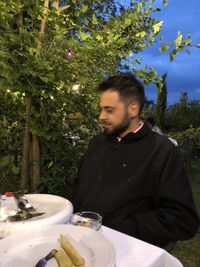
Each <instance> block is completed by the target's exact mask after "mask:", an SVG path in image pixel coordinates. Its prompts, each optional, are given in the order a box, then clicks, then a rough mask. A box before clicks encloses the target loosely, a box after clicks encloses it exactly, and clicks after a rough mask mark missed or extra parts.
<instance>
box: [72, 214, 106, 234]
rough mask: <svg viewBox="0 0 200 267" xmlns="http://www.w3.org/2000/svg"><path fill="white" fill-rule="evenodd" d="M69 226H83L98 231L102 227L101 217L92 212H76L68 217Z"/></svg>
mask: <svg viewBox="0 0 200 267" xmlns="http://www.w3.org/2000/svg"><path fill="white" fill-rule="evenodd" d="M69 224H72V225H79V226H85V227H89V228H92V229H94V230H96V231H99V230H100V229H101V226H102V216H101V215H100V214H99V213H97V212H93V211H82V212H77V213H74V214H72V215H71V216H70V218H69Z"/></svg>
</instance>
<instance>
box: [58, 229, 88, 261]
mask: <svg viewBox="0 0 200 267" xmlns="http://www.w3.org/2000/svg"><path fill="white" fill-rule="evenodd" d="M60 242H61V246H62V248H63V249H64V251H65V252H66V253H67V254H68V256H69V257H70V259H71V261H72V262H73V264H74V265H75V266H81V265H84V264H85V260H84V259H83V258H82V257H81V255H80V254H79V253H78V251H77V250H76V249H75V248H74V247H73V245H72V244H71V243H70V241H69V240H68V239H67V238H65V237H64V235H62V234H61V235H60Z"/></svg>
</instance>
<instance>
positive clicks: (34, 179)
mask: <svg viewBox="0 0 200 267" xmlns="http://www.w3.org/2000/svg"><path fill="white" fill-rule="evenodd" d="M39 178H40V140H39V137H38V136H36V135H33V140H32V175H31V189H32V190H33V191H34V190H36V188H37V185H38V182H39Z"/></svg>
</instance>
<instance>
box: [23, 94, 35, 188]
mask: <svg viewBox="0 0 200 267" xmlns="http://www.w3.org/2000/svg"><path fill="white" fill-rule="evenodd" d="M31 102H32V101H31V97H30V96H26V97H25V105H26V122H25V130H24V142H23V152H22V165H21V180H20V188H21V189H22V190H25V189H28V190H30V183H29V181H30V173H29V149H30V137H31V136H30V119H31Z"/></svg>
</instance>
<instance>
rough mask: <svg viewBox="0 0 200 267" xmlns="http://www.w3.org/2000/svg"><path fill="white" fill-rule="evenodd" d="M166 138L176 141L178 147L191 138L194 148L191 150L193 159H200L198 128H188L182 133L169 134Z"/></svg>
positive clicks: (199, 133) (199, 132)
mask: <svg viewBox="0 0 200 267" xmlns="http://www.w3.org/2000/svg"><path fill="white" fill-rule="evenodd" d="M168 136H170V137H172V138H174V139H176V140H177V142H178V144H179V145H180V144H181V143H182V142H183V141H184V140H185V139H186V138H193V139H194V141H195V146H194V150H193V157H195V158H200V127H198V128H189V129H187V130H186V131H183V132H171V133H168Z"/></svg>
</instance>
